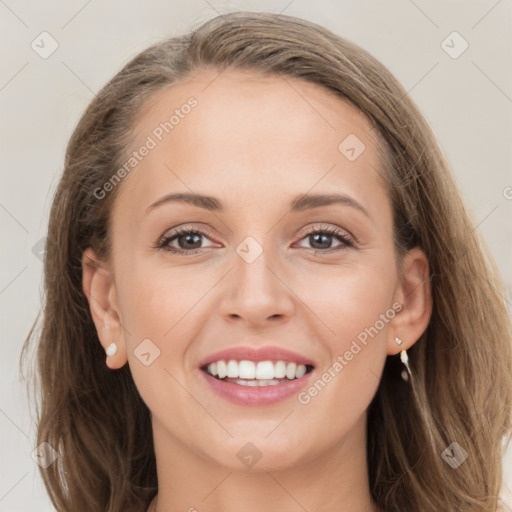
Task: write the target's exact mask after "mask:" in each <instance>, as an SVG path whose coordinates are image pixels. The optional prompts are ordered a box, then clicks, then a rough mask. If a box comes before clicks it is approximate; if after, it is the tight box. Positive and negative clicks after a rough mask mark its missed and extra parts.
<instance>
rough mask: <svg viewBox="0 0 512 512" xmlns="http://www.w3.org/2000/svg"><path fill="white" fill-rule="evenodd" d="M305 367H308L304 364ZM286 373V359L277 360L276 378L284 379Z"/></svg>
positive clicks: (275, 366)
mask: <svg viewBox="0 0 512 512" xmlns="http://www.w3.org/2000/svg"><path fill="white" fill-rule="evenodd" d="M304 368H306V367H305V366H304ZM285 375H286V363H285V362H284V361H277V363H276V364H275V365H274V377H275V378H276V379H282V378H283V377H284V376H285Z"/></svg>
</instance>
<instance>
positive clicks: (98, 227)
mask: <svg viewBox="0 0 512 512" xmlns="http://www.w3.org/2000/svg"><path fill="white" fill-rule="evenodd" d="M202 68H211V69H214V70H217V71H218V72H222V71H223V70H226V69H228V68H236V69H246V70H254V71H258V72H263V73H269V74H274V75H276V74H277V75H281V76H283V77H287V76H288V77H295V78H299V79H302V80H307V81H309V82H313V83H315V84H319V85H321V86H323V87H324V88H326V89H328V90H330V91H333V92H334V93H336V94H337V95H338V96H339V97H341V98H343V99H345V100H346V101H348V102H350V103H351V104H353V105H354V106H355V107H357V108H358V109H359V110H360V111H361V112H362V113H363V114H364V115H365V116H366V117H367V118H368V119H369V120H370V122H371V123H372V124H373V126H374V127H375V128H376V131H377V132H378V134H379V137H380V139H381V141H382V166H383V169H384V170H385V172H384V177H385V179H386V183H387V185H388V190H389V196H390V198H391V201H392V207H393V215H394V236H395V245H396V250H397V257H398V256H400V255H403V254H404V253H405V251H407V250H408V249H410V248H412V247H414V246H419V247H421V248H422V249H423V250H424V251H425V253H426V255H427V257H428V260H429V263H430V270H431V290H432V294H433V312H432V317H431V321H430V323H429V325H428V328H427V329H426V331H425V332H424V333H423V335H422V337H421V338H420V339H419V340H418V342H417V343H416V344H415V345H413V347H412V348H411V349H410V350H409V364H410V367H411V370H412V374H413V375H414V379H413V380H412V381H411V382H409V383H408V384H405V383H404V382H403V380H402V379H401V378H400V368H399V366H397V365H399V364H400V363H399V362H397V359H398V358H397V357H396V356H394V357H391V356H388V359H387V361H386V365H385V368H384V373H383V376H382V381H381V383H380V386H379V388H378V391H377V393H376V395H375V397H374V399H373V400H372V402H371V404H370V406H369V410H368V434H367V435H368V441H367V460H368V468H369V469H368V470H369V477H370V489H371V495H372V498H373V500H374V501H375V502H376V503H377V504H378V506H379V507H380V508H381V509H382V510H383V511H386V512H392V511H396V512H398V511H405V510H406V511H411V510H414V511H416V512H434V511H435V512H438V511H441V510H442V511H457V512H460V511H474V512H477V511H486V512H489V511H493V512H494V511H495V510H497V509H498V506H499V500H498V495H499V492H500V486H501V480H502V453H503V452H502V450H503V447H502V441H503V440H504V439H506V440H507V442H508V441H509V440H510V435H511V428H512V427H511V408H512V386H511V378H512V343H511V340H512V333H511V325H510V320H509V317H508V313H507V310H506V308H505V305H504V300H503V297H502V296H503V295H504V289H503V285H502V283H501V281H500V278H499V275H498V272H497V270H496V268H495V265H494V263H493V261H492V258H491V256H490V255H489V253H488V251H487V249H486V248H485V245H484V244H483V242H482V240H481V238H480V236H479V235H478V234H477V233H476V232H475V231H474V229H473V221H472V218H471V216H470V214H469V212H468V211H467V210H466V209H465V207H464V205H463V203H462V201H461V197H460V193H459V191H458V189H457V186H456V184H455V183H454V180H453V178H452V176H451V172H450V169H449V166H448V164H447V163H446V161H445V160H444V159H443V156H442V154H441V151H440V149H439V147H438V145H437V143H436V140H435V138H434V136H433V134H432V132H431V130H430V128H429V126H428V124H427V123H426V122H425V120H424V118H423V117H422V115H421V114H420V113H419V110H418V108H417V107H416V106H415V104H414V103H413V101H412V100H411V98H410V97H409V96H408V95H407V93H406V91H405V90H404V89H403V87H402V86H401V85H400V84H399V83H398V82H397V80H396V79H395V78H394V77H393V75H392V74H391V73H390V72H389V71H388V70H387V69H386V68H385V67H384V66H383V65H382V64H381V63H379V62H378V61H377V60H376V59H375V58H373V57H372V56H371V55H369V54H368V53H367V52H366V51H364V50H363V49H361V48H359V47H358V46H356V45H355V44H353V43H351V42H349V41H347V40H345V39H343V38H341V37H339V36H337V35H335V34H333V33H332V32H330V31H328V30H326V29H324V28H322V27H320V26H318V25H315V24H313V23H310V22H308V21H304V20H301V19H298V18H295V17H291V16H285V15H276V14H270V13H244V12H237V13H230V14H227V15H223V16H220V17H217V18H215V19H213V20H210V21H209V22H207V23H205V24H203V25H201V26H199V27H198V28H197V29H195V30H194V31H193V32H191V33H190V34H187V35H185V36H182V37H174V38H171V39H167V40H164V41H162V42H159V43H158V44H155V45H153V46H151V47H150V48H148V49H146V50H145V51H143V52H141V53H140V54H139V55H137V56H136V57H135V58H134V59H133V60H131V61H130V62H129V63H128V64H127V65H126V66H124V68H123V69H122V70H121V71H120V72H119V73H117V74H116V75H115V76H114V77H113V78H112V79H111V80H110V82H109V83H108V84H107V85H106V86H105V87H104V88H103V89H102V90H101V91H100V92H99V93H98V94H97V95H96V96H95V98H94V99H93V100H92V102H91V103H90V105H89V106H88V108H87V110H86V111H85V113H84V114H83V116H82V118H81V119H80V121H79V123H78V126H77V127H76V129H75V131H74V133H73V135H72V137H71V139H70V141H69V145H68V147H67V152H66V157H65V168H64V172H63V176H62V178H61V180H60V183H59V186H58V189H57V191H56V194H55V197H54V200H53V205H52V209H51V214H50V221H49V228H48V238H47V252H46V259H45V264H44V291H45V303H44V311H43V315H42V324H41V325H39V324H38V322H37V321H36V323H35V324H34V326H33V328H32V330H31V332H30V334H29V336H28V337H27V340H26V342H25V346H24V351H23V354H25V356H26V354H28V350H27V349H28V345H29V343H30V340H31V339H34V340H37V368H36V369H35V373H36V374H37V377H38V380H37V384H36V389H37V403H38V410H37V422H38V425H37V427H38V429H37V443H38V444H39V443H42V442H47V443H49V444H50V445H51V446H53V447H54V448H55V449H56V450H58V452H59V454H60V455H59V457H58V459H57V460H56V462H55V463H54V464H52V465H50V466H49V467H48V468H47V469H41V474H42V477H43V480H44V483H45V486H46V488H47V490H48V493H49V495H50V497H51V500H52V502H53V503H54V505H55V507H56V508H57V510H58V511H62V512H64V511H65V512H77V511H94V512H97V511H99V510H101V511H108V512H121V511H123V512H124V511H129V510H133V511H140V510H145V508H144V507H146V506H147V505H148V503H149V501H150V500H151V498H152V497H153V496H154V494H155V493H156V492H157V475H156V464H155V453H154V447H153V441H152V431H151V420H150V413H149V410H148V408H147V407H146V405H145V404H144V402H143V401H142V399H141V398H140V396H139V394H138V392H137V389H136V387H135V384H134V382H133V379H132V376H131V373H130V369H129V366H128V365H125V366H124V367H123V368H121V369H119V370H116V371H112V370H109V369H108V368H107V367H106V365H105V353H104V351H103V349H102V347H101V345H100V342H99V340H98V337H97V333H96V330H95V326H94V323H93V321H92V318H91V314H90V311H89V306H88V302H87V299H86V297H85V295H84V292H83V290H82V281H81V279H82V269H81V257H82V253H83V251H84V250H85V249H86V248H87V247H92V248H93V249H94V250H95V251H96V252H97V254H99V255H100V256H101V257H104V258H106V259H107V258H108V257H109V253H110V237H109V232H110V224H109V222H110V212H111V210H112V205H113V201H114V200H115V197H116V195H117V193H118V192H119V188H120V186H117V187H114V189H113V190H112V191H111V192H109V193H108V194H107V195H106V197H105V198H102V199H101V200H100V199H98V197H97V195H95V193H94V192H95V191H97V189H98V188H101V187H102V186H103V185H104V183H105V182H107V181H108V180H109V179H110V178H111V177H112V176H113V174H114V173H115V172H116V170H118V169H119V167H120V166H121V165H122V162H123V159H124V157H125V155H126V154H127V152H128V150H129V148H130V141H131V140H132V139H131V137H132V133H133V132H132V130H133V128H134V126H135V125H136V120H137V115H138V114H139V113H140V112H141V107H142V106H143V105H144V104H145V103H146V101H147V100H148V99H149V98H151V97H152V96H153V95H154V94H155V93H156V92H157V91H160V90H162V89H164V88H166V87H170V86H172V85H173V84H175V83H177V81H179V80H181V79H183V78H185V77H186V76H187V75H188V74H189V73H190V72H191V71H194V70H198V69H202ZM121 185H122V184H121ZM23 359H28V357H25V358H23V357H22V361H23ZM452 442H457V443H458V444H459V445H460V446H461V447H462V448H463V449H464V450H465V451H466V452H467V454H468V457H467V459H466V460H465V462H464V463H463V464H461V465H460V466H459V467H458V468H457V469H453V468H452V467H450V466H449V465H448V464H447V463H446V462H445V461H444V460H443V458H442V457H441V453H442V452H443V451H444V450H445V449H446V448H447V447H448V446H449V445H450V444H451V443H452Z"/></svg>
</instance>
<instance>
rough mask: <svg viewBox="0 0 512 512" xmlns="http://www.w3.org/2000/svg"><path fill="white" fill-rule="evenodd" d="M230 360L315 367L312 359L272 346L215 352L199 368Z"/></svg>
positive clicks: (243, 347)
mask: <svg viewBox="0 0 512 512" xmlns="http://www.w3.org/2000/svg"><path fill="white" fill-rule="evenodd" d="M230 359H234V360H235V361H242V360H248V361H254V362H258V361H288V362H293V363H297V364H304V365H310V366H314V364H313V361H311V359H308V358H307V357H304V356H301V355H300V354H297V353H296V352H292V351H291V350H287V349H285V348H281V347H272V346H266V347H260V348H254V347H248V346H237V347H231V348H227V349H224V350H220V351H219V352H215V353H214V354H211V355H209V356H208V357H206V358H205V359H203V360H202V361H201V362H200V363H199V367H200V368H202V367H203V366H208V365H209V364H210V363H214V362H216V361H221V360H224V361H229V360H230Z"/></svg>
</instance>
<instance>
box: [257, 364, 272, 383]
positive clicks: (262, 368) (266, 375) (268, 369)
mask: <svg viewBox="0 0 512 512" xmlns="http://www.w3.org/2000/svg"><path fill="white" fill-rule="evenodd" d="M256 378H257V379H273V378H274V365H273V364H272V361H260V362H259V363H258V366H256Z"/></svg>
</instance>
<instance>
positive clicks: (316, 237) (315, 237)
mask: <svg viewBox="0 0 512 512" xmlns="http://www.w3.org/2000/svg"><path fill="white" fill-rule="evenodd" d="M311 236H312V237H313V240H314V242H313V243H312V244H311V245H312V246H314V244H315V243H317V240H319V239H320V240H321V239H323V240H324V245H327V247H315V249H328V248H329V245H330V243H329V242H330V238H331V237H332V235H325V234H323V233H316V234H315V235H311ZM319 243H320V245H322V242H321V241H320V242H319Z"/></svg>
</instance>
